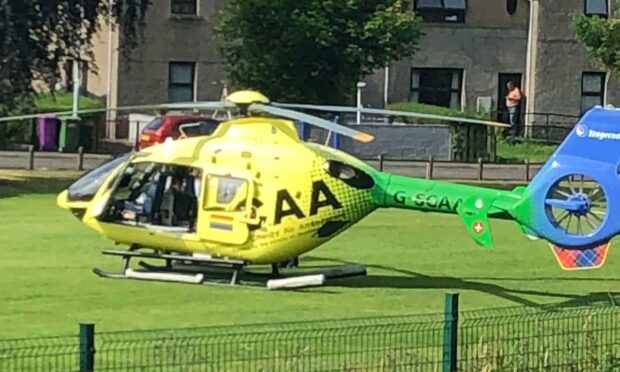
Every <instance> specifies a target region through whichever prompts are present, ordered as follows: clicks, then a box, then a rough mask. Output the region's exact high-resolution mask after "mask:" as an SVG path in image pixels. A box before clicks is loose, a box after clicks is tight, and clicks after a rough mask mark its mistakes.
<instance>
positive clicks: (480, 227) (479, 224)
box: [473, 221, 484, 234]
mask: <svg viewBox="0 0 620 372" xmlns="http://www.w3.org/2000/svg"><path fill="white" fill-rule="evenodd" d="M473 228H474V231H475V232H476V234H482V232H483V231H484V224H483V223H482V222H480V221H476V222H474V226H473Z"/></svg>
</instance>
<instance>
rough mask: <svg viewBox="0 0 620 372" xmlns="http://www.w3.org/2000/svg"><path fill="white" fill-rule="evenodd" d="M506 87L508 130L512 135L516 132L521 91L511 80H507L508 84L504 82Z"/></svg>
mask: <svg viewBox="0 0 620 372" xmlns="http://www.w3.org/2000/svg"><path fill="white" fill-rule="evenodd" d="M506 87H507V88H508V95H507V96H506V109H507V110H508V117H509V124H510V131H511V132H512V135H513V136H516V135H517V134H518V128H517V126H518V123H517V113H518V109H519V105H520V103H521V91H520V90H519V88H517V86H516V85H515V83H514V82H512V81H509V82H508V84H506Z"/></svg>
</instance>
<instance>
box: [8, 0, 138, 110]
mask: <svg viewBox="0 0 620 372" xmlns="http://www.w3.org/2000/svg"><path fill="white" fill-rule="evenodd" d="M149 3H150V1H149V0H112V1H110V0H0V115H7V114H10V113H15V112H18V111H21V112H23V111H28V106H29V105H31V104H32V95H33V93H34V92H33V87H32V82H33V80H35V79H38V80H41V81H43V82H45V83H47V84H48V85H52V84H53V83H54V82H55V81H56V80H57V79H58V78H59V76H60V69H61V67H62V63H63V62H64V61H66V60H67V59H76V60H80V59H88V58H89V57H91V56H92V53H91V51H90V46H91V36H92V35H93V33H94V32H95V31H97V29H98V28H99V26H100V21H101V20H102V19H107V18H108V15H109V16H110V17H111V19H112V20H114V21H115V22H116V23H117V24H118V26H119V27H120V29H121V30H122V35H123V45H125V46H126V48H128V49H129V48H131V47H133V46H134V45H135V43H136V41H137V38H138V36H139V30H140V27H141V26H142V24H143V21H144V15H145V12H146V10H147V8H148V6H149Z"/></svg>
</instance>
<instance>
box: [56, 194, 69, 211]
mask: <svg viewBox="0 0 620 372" xmlns="http://www.w3.org/2000/svg"><path fill="white" fill-rule="evenodd" d="M68 196H69V190H64V191H63V192H61V193H60V194H58V196H57V197H56V205H58V206H59V207H60V208H62V209H69V200H68Z"/></svg>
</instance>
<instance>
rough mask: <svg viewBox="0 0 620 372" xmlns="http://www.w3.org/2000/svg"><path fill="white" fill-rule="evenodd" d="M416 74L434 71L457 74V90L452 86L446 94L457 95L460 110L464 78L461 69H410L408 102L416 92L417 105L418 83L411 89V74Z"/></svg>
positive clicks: (463, 71)
mask: <svg viewBox="0 0 620 372" xmlns="http://www.w3.org/2000/svg"><path fill="white" fill-rule="evenodd" d="M416 71H417V72H418V74H419V73H420V72H421V71H435V72H452V73H455V72H456V73H458V77H459V82H458V88H456V89H455V88H452V86H450V89H449V90H448V94H450V95H452V94H453V93H457V94H458V104H459V107H458V109H459V110H461V109H462V106H463V105H462V100H463V78H464V76H465V70H464V69H462V68H453V67H412V68H411V69H410V73H409V101H411V95H412V93H414V92H416V93H418V101H417V103H419V102H420V98H419V97H420V84H419V82H418V87H417V88H413V84H412V81H413V74H414V72H416Z"/></svg>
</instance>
